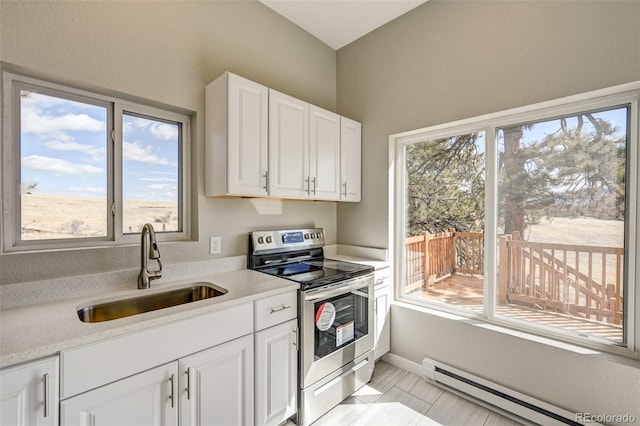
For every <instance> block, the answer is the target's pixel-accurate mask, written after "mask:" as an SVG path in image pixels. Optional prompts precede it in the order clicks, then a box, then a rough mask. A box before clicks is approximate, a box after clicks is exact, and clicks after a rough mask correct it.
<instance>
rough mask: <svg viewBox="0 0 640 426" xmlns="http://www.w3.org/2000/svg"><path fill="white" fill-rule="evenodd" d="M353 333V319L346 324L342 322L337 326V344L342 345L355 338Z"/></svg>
mask: <svg viewBox="0 0 640 426" xmlns="http://www.w3.org/2000/svg"><path fill="white" fill-rule="evenodd" d="M353 333H354V323H353V321H349V322H348V323H346V324H342V325H341V326H340V327H336V346H342V345H343V344H345V343H347V342H349V341H351V340H353Z"/></svg>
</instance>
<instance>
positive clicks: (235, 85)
mask: <svg viewBox="0 0 640 426" xmlns="http://www.w3.org/2000/svg"><path fill="white" fill-rule="evenodd" d="M206 97H207V105H206V106H207V111H206V117H207V121H206V128H207V129H206V164H205V170H206V172H205V173H206V178H205V186H206V188H205V193H206V195H207V196H248V197H277V198H292V199H309V200H328V201H355V202H358V201H360V172H361V165H360V158H361V155H360V149H361V127H360V126H361V125H360V123H358V122H355V121H353V120H349V119H347V118H344V117H341V116H339V115H338V114H336V113H333V112H331V111H327V110H325V109H322V108H319V107H317V106H315V105H311V104H309V103H307V102H304V101H301V100H299V99H296V98H294V97H291V96H289V95H286V94H284V93H280V92H278V91H276V90H273V89H268V88H266V87H265V86H262V85H260V84H257V83H254V82H252V81H249V80H247V79H244V78H242V77H238V76H236V75H234V74H231V73H228V72H227V73H225V74H223V75H222V76H220V77H219V78H218V79H216V80H215V81H213V82H212V83H210V84H209V85H208V86H207V89H206Z"/></svg>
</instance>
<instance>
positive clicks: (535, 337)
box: [391, 299, 640, 368]
mask: <svg viewBox="0 0 640 426" xmlns="http://www.w3.org/2000/svg"><path fill="white" fill-rule="evenodd" d="M391 305H392V306H397V307H400V308H403V309H410V310H413V311H416V312H420V313H423V314H425V315H429V316H433V317H438V318H441V319H445V320H450V321H457V322H461V323H465V324H468V325H470V326H471V327H477V328H481V329H485V330H489V331H492V332H495V333H499V334H502V335H506V336H510V337H513V338H516V339H522V340H527V341H530V342H533V343H537V344H541V345H545V346H548V347H553V348H556V349H560V350H563V351H568V352H573V353H575V354H579V355H585V356H590V357H596V358H599V359H602V360H606V361H609V362H613V363H616V364H621V365H625V366H629V367H634V368H640V353H634V352H633V351H631V350H630V349H627V348H622V347H616V346H613V345H608V344H603V343H599V342H582V341H581V342H579V343H578V342H572V341H562V340H559V338H558V337H556V336H548V335H543V334H542V333H541V332H539V331H538V330H535V331H533V330H520V329H517V328H515V327H507V326H505V325H504V324H502V323H501V322H499V321H491V320H489V319H486V318H484V317H481V316H479V315H474V314H473V313H471V315H468V316H467V315H463V314H461V313H458V312H451V311H445V310H440V309H436V308H433V307H429V306H424V305H416V304H415V303H412V302H408V301H407V300H402V299H400V300H393V301H392V302H391Z"/></svg>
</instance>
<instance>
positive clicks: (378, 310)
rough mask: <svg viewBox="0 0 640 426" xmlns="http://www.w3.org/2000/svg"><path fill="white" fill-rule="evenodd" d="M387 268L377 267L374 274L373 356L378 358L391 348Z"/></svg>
mask: <svg viewBox="0 0 640 426" xmlns="http://www.w3.org/2000/svg"><path fill="white" fill-rule="evenodd" d="M390 279H391V277H390V274H389V268H383V269H378V270H376V271H375V276H374V282H375V287H374V290H373V292H374V297H375V305H374V313H375V327H374V341H373V344H374V357H375V359H378V358H380V357H381V356H382V355H384V354H386V353H387V352H389V351H390V350H391V334H390V331H391V325H390V319H389V311H390V309H389V308H390V306H391V285H390Z"/></svg>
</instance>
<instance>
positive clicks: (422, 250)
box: [405, 229, 484, 291]
mask: <svg viewBox="0 0 640 426" xmlns="http://www.w3.org/2000/svg"><path fill="white" fill-rule="evenodd" d="M405 259H406V262H407V263H406V265H407V267H406V280H405V283H406V286H405V291H411V290H414V289H416V288H421V287H422V286H424V285H428V284H432V283H435V282H438V281H440V280H443V279H445V278H448V277H450V276H451V275H453V274H455V273H466V274H477V275H482V274H483V273H484V268H483V264H484V234H483V233H475V232H458V231H456V230H455V229H450V230H449V232H443V233H440V234H430V233H429V232H423V233H422V234H421V235H418V236H415V237H409V238H407V239H406V242H405Z"/></svg>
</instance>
